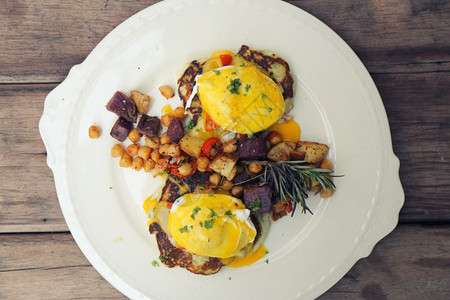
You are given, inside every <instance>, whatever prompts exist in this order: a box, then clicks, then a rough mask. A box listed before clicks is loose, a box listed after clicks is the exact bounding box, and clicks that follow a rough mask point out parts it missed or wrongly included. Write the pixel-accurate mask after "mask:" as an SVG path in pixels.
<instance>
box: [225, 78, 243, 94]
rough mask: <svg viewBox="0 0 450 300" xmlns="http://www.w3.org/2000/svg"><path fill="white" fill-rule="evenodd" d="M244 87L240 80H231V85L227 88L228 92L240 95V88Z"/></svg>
mask: <svg viewBox="0 0 450 300" xmlns="http://www.w3.org/2000/svg"><path fill="white" fill-rule="evenodd" d="M241 85H242V82H241V80H240V79H239V78H235V79H230V84H229V85H228V86H227V90H229V91H230V93H232V94H235V95H239V87H240V86H241Z"/></svg>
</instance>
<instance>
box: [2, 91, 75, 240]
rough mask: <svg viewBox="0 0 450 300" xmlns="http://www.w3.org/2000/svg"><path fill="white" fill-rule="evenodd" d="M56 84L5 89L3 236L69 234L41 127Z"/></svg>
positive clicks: (3, 98) (3, 105)
mask: <svg viewBox="0 0 450 300" xmlns="http://www.w3.org/2000/svg"><path fill="white" fill-rule="evenodd" d="M54 87H55V85H0V107H2V109H1V110H0V128H1V130H0V174H1V176H2V179H1V180H0V233H1V232H35V231H47V232H48V231H67V230H68V228H67V225H66V223H65V221H64V218H63V216H62V213H61V210H60V207H59V204H58V200H57V197H56V191H55V185H54V183H53V175H52V172H51V171H50V169H49V168H48V167H47V163H46V152H45V147H44V144H43V143H42V140H41V136H40V134H39V129H38V124H39V119H40V116H41V114H42V110H43V108H44V99H45V96H46V94H47V93H49V92H50V91H51V90H52V89H53V88H54Z"/></svg>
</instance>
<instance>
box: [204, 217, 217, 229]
mask: <svg viewBox="0 0 450 300" xmlns="http://www.w3.org/2000/svg"><path fill="white" fill-rule="evenodd" d="M215 221H216V220H214V219H211V220H208V221H205V228H206V229H211V228H212V227H213V223H214V222H215Z"/></svg>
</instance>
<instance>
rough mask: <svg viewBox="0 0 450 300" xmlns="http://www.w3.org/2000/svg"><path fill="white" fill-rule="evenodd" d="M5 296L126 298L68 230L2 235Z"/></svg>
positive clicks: (0, 266) (0, 271) (2, 292)
mask: <svg viewBox="0 0 450 300" xmlns="http://www.w3.org/2000/svg"><path fill="white" fill-rule="evenodd" d="M0 241H1V242H0V244H1V247H0V248H1V249H0V278H1V280H0V281H1V282H2V288H1V289H0V298H1V299H69V298H70V299H126V298H125V297H124V296H123V295H122V294H121V293H120V292H119V291H117V290H116V289H114V288H113V287H112V286H111V285H110V284H109V283H108V282H107V281H106V280H104V279H103V278H102V277H101V276H100V274H98V273H97V272H96V271H95V269H94V268H93V267H92V266H91V265H90V264H89V262H88V261H87V259H86V258H85V257H84V256H83V254H82V253H81V251H80V249H79V248H78V247H77V245H76V244H75V241H74V240H73V238H72V236H71V235H70V234H68V233H66V234H14V235H8V234H3V235H0Z"/></svg>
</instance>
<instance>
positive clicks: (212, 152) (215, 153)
mask: <svg viewBox="0 0 450 300" xmlns="http://www.w3.org/2000/svg"><path fill="white" fill-rule="evenodd" d="M217 153H218V151H217V149H216V148H214V147H211V149H210V150H209V156H210V157H216V155H217Z"/></svg>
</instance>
